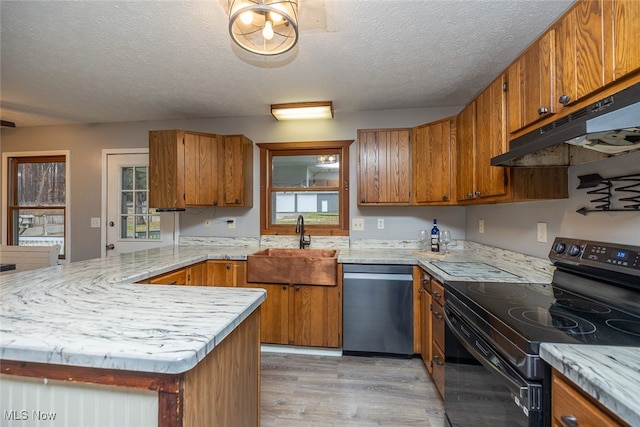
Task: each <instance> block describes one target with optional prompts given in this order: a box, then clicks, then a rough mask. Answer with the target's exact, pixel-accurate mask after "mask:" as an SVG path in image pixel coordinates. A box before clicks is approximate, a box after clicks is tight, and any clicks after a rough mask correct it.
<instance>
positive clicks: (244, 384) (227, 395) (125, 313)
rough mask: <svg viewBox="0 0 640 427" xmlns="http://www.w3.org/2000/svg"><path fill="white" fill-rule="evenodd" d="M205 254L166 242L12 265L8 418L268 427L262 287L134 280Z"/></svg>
mask: <svg viewBox="0 0 640 427" xmlns="http://www.w3.org/2000/svg"><path fill="white" fill-rule="evenodd" d="M205 259H207V255H206V254H203V251H202V250H199V251H198V250H197V249H195V248H194V249H190V248H178V247H166V248H160V249H153V250H148V251H140V252H136V253H133V254H124V255H120V256H117V257H114V258H102V259H95V260H89V261H83V262H77V263H71V264H67V265H62V266H57V267H50V268H45V269H39V270H33V271H27V272H22V273H17V274H12V275H3V277H2V281H1V283H0V302H1V304H2V311H1V312H0V364H1V373H2V374H1V375H0V396H1V398H0V401H1V402H2V408H1V409H2V417H3V425H8V426H12V425H20V426H29V425H36V424H35V423H37V422H39V421H42V420H43V419H48V420H49V421H52V420H54V419H55V420H58V421H59V422H60V423H61V424H60V425H63V424H64V423H65V422H67V423H69V425H137V426H161V427H174V426H182V425H189V426H205V425H206V426H214V425H231V424H232V423H231V422H230V420H233V422H234V423H238V422H239V423H240V425H246V426H251V425H252V426H257V425H259V393H260V389H259V384H260V381H259V375H260V342H259V329H260V317H259V310H257V309H258V308H259V306H260V304H261V303H262V301H264V299H265V293H264V291H263V290H260V289H241V288H213V287H201V286H190V287H189V286H157V285H143V284H136V283H135V282H137V281H140V280H143V279H145V278H148V277H151V276H153V275H155V274H161V273H163V272H166V271H169V270H172V269H175V268H180V267H182V266H185V265H190V264H193V263H195V262H199V261H202V260H205ZM21 398H22V399H24V400H20V399H21ZM43 416H44V417H45V418H42V417H43ZM132 422H133V424H131V423H132ZM5 423H6V424H5ZM30 423H33V424H30ZM48 425H49V424H48ZM50 425H57V424H50Z"/></svg>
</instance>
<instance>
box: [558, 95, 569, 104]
mask: <svg viewBox="0 0 640 427" xmlns="http://www.w3.org/2000/svg"><path fill="white" fill-rule="evenodd" d="M558 102H559V103H560V104H562V105H567V104H568V103H569V102H571V97H570V96H569V95H560V98H558Z"/></svg>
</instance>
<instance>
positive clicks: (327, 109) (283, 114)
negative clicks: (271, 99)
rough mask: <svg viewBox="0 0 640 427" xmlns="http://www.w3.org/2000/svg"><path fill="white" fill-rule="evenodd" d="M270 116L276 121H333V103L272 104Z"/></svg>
mask: <svg viewBox="0 0 640 427" xmlns="http://www.w3.org/2000/svg"><path fill="white" fill-rule="evenodd" d="M271 114H272V115H273V117H275V118H276V120H304V119H333V103H332V102H331V101H324V102H295V103H291V104H273V105H271Z"/></svg>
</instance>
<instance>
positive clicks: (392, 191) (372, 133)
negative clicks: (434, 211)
mask: <svg viewBox="0 0 640 427" xmlns="http://www.w3.org/2000/svg"><path fill="white" fill-rule="evenodd" d="M358 150H359V156H358V203H359V204H394V205H408V204H409V199H410V190H411V189H410V174H411V173H410V167H411V163H410V130H409V129H382V130H360V131H358Z"/></svg>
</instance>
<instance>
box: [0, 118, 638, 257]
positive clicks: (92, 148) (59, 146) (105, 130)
mask: <svg viewBox="0 0 640 427" xmlns="http://www.w3.org/2000/svg"><path fill="white" fill-rule="evenodd" d="M459 110H460V108H459V107H450V108H439V109H419V110H394V111H377V112H360V113H340V112H339V111H338V112H336V118H335V119H334V120H331V121H307V122H275V121H274V120H273V119H272V118H271V117H270V116H265V117H251V118H249V117H243V118H229V119H223V118H221V119H198V120H167V121H158V122H132V123H116V124H106V125H80V126H46V127H34V128H17V129H9V128H2V130H1V135H0V136H1V139H2V145H1V148H0V149H1V150H2V151H3V152H15V151H37V150H63V149H64V150H66V149H68V150H70V151H71V188H72V194H71V204H72V212H71V215H72V230H71V236H72V239H73V240H72V242H71V245H72V261H77V260H81V259H88V258H95V257H99V256H100V249H101V248H100V230H99V229H94V228H90V218H91V217H99V216H100V213H101V179H102V175H101V174H102V171H101V164H102V163H101V162H102V149H103V148H109V149H114V148H141V147H147V146H148V142H147V138H148V134H147V132H148V131H149V130H150V129H171V128H184V129H189V130H196V131H203V132H218V133H227V134H233V133H244V134H246V135H247V136H249V137H250V138H251V139H252V140H253V141H254V142H289V141H308V140H341V139H355V138H356V132H357V129H365V128H386V127H412V126H416V125H418V124H422V123H427V122H430V121H434V120H437V119H440V118H443V117H447V116H450V115H453V114H456V113H457V112H458V111H459ZM355 148H356V147H355V144H352V145H351V150H350V156H351V162H350V163H351V165H350V182H351V186H350V188H351V193H350V202H349V208H350V215H351V218H364V220H365V231H362V232H352V233H351V238H352V239H364V238H367V239H371V238H378V239H411V240H414V239H417V235H418V230H420V229H430V228H431V223H432V221H433V218H437V219H438V223H439V226H440V229H449V230H451V231H452V234H453V238H454V239H464V238H466V239H468V240H472V241H475V242H479V243H485V244H488V245H492V246H497V247H501V248H505V249H511V250H515V251H518V252H522V253H526V254H529V255H534V256H538V257H541V258H546V256H547V254H548V252H549V248H550V246H551V242H552V240H553V237H555V236H557V235H565V236H578V237H582V238H586V239H591V240H600V241H612V242H618V243H627V244H636V245H640V212H609V213H591V214H589V215H587V216H583V215H580V214H578V213H576V212H575V211H576V210H577V209H579V208H581V207H583V206H590V204H589V203H588V201H589V200H590V199H591V198H592V196H589V195H587V194H586V191H585V190H576V187H577V185H578V179H577V177H578V176H580V175H585V174H588V173H594V172H598V173H600V174H601V175H602V176H603V177H605V178H607V177H612V176H619V175H626V174H632V173H640V152H638V153H634V154H629V155H626V156H623V157H619V158H611V159H605V160H601V161H598V162H594V163H588V164H585V165H580V166H573V167H571V168H570V169H569V173H570V185H569V186H570V198H569V199H565V200H556V201H544V202H527V203H514V204H498V205H483V206H472V207H467V208H462V207H433V208H430V207H401V208H398V207H358V206H357V202H356V191H355V190H356V186H355V183H356V157H355V153H356V151H355ZM254 156H255V157H254V159H255V161H254V168H255V170H254V190H255V191H254V207H253V208H251V209H240V208H217V209H216V208H202V209H189V210H187V211H186V212H184V213H181V214H180V233H181V234H182V235H187V236H229V237H257V236H258V235H259V233H260V231H259V230H260V226H259V216H260V212H259V194H258V191H257V189H258V188H259V174H258V167H259V162H258V160H257V159H258V149H257V147H256V148H255V149H254ZM2 191H3V192H4V191H6V189H4V188H3V189H2ZM227 217H234V218H236V219H237V227H236V229H235V230H230V229H228V228H227V225H226V222H224V219H226V218H227ZM378 218H383V219H384V220H385V228H384V229H383V230H378V229H377V219H378ZM205 219H213V222H212V225H211V227H209V228H205V227H204V220H205ZM478 219H484V220H485V233H484V234H479V233H478ZM537 222H546V223H547V226H548V237H549V241H548V242H547V243H537V242H536V223H537ZM2 233H4V230H2Z"/></svg>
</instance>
